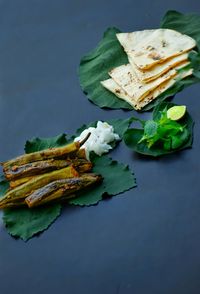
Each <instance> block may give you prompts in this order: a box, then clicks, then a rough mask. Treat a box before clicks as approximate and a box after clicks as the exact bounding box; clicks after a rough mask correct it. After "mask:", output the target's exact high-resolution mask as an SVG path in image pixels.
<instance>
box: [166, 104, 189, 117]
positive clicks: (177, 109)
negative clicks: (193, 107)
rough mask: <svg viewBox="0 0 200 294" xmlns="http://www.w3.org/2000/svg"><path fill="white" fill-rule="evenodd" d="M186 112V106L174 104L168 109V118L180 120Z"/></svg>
mask: <svg viewBox="0 0 200 294" xmlns="http://www.w3.org/2000/svg"><path fill="white" fill-rule="evenodd" d="M185 113H186V106H185V105H179V106H172V107H171V108H169V109H168V110H167V118H169V119H171V120H179V119H181V118H182V117H183V116H184V115H185Z"/></svg>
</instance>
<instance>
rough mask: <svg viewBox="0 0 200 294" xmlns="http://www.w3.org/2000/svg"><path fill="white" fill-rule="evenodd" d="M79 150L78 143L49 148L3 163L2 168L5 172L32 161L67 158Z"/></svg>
mask: <svg viewBox="0 0 200 294" xmlns="http://www.w3.org/2000/svg"><path fill="white" fill-rule="evenodd" d="M79 148H80V142H72V143H70V144H68V145H66V146H63V147H57V148H49V149H45V150H42V151H37V152H33V153H28V154H24V155H21V156H18V157H16V158H14V159H11V160H9V161H6V162H3V163H2V165H3V168H4V169H5V170H6V169H8V168H10V167H13V166H20V165H24V164H27V163H31V162H34V161H40V160H45V159H50V158H62V157H67V156H69V155H70V154H73V153H76V152H77V151H78V150H79Z"/></svg>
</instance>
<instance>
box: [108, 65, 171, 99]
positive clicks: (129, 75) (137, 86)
mask: <svg viewBox="0 0 200 294" xmlns="http://www.w3.org/2000/svg"><path fill="white" fill-rule="evenodd" d="M109 75H110V77H111V78H112V79H113V80H114V81H115V82H116V83H117V84H118V85H119V86H120V87H121V88H122V89H123V90H124V91H125V92H126V93H127V94H128V95H129V96H130V97H133V98H134V100H135V101H141V100H142V99H143V98H144V97H145V96H147V95H148V93H149V92H151V91H153V90H154V89H155V88H157V87H158V86H159V85H160V84H162V83H164V82H166V81H167V80H169V79H170V78H172V77H173V76H175V75H176V70H174V69H173V70H169V71H168V72H167V73H166V74H164V75H162V76H160V77H159V78H157V79H156V80H153V81H151V82H149V83H143V82H141V81H140V80H139V79H138V78H137V75H136V74H135V72H134V71H133V69H132V66H131V65H130V63H128V64H125V65H121V66H118V67H116V68H114V69H112V70H111V71H110V72H109Z"/></svg>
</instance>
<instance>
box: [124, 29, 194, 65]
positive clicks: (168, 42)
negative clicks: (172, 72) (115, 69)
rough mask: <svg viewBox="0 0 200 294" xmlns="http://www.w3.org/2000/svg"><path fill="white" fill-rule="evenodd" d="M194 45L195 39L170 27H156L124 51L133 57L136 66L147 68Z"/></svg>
mask: <svg viewBox="0 0 200 294" xmlns="http://www.w3.org/2000/svg"><path fill="white" fill-rule="evenodd" d="M136 35H138V33H137V34H136ZM136 35H135V36H136ZM195 46H196V41H195V40H194V39H192V38H191V37H189V36H187V35H184V34H181V33H179V32H177V31H174V30H170V29H156V30H154V32H151V33H149V34H148V36H147V37H146V38H144V39H143V41H141V42H138V44H137V45H135V46H134V47H133V48H130V49H126V51H127V52H128V54H129V56H131V58H133V61H134V63H135V64H136V65H137V67H139V68H140V69H143V70H147V69H149V68H151V67H153V66H154V65H156V64H158V63H162V62H164V61H165V60H167V59H169V58H172V57H174V56H178V55H181V54H183V53H184V52H187V51H189V50H191V49H192V48H194V47H195Z"/></svg>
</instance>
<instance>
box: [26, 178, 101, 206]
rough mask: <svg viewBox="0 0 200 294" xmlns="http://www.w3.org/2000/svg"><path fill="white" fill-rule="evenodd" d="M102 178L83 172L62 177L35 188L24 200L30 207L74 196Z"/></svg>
mask: <svg viewBox="0 0 200 294" xmlns="http://www.w3.org/2000/svg"><path fill="white" fill-rule="evenodd" d="M101 180H102V177H101V176H100V175H96V174H85V175H83V176H81V177H76V178H71V179H62V180H57V181H54V182H51V183H49V184H48V185H46V186H44V187H42V188H40V189H38V190H36V191H35V192H33V193H32V194H30V195H29V196H28V197H26V199H25V201H26V203H27V204H28V206H29V207H30V208H32V207H35V206H39V205H43V204H46V203H49V202H52V201H55V200H56V199H57V200H62V199H67V198H71V197H72V196H73V197H74V194H75V193H77V192H79V191H80V190H85V189H87V188H88V187H91V186H93V185H94V184H97V183H99V182H100V181H101Z"/></svg>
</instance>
